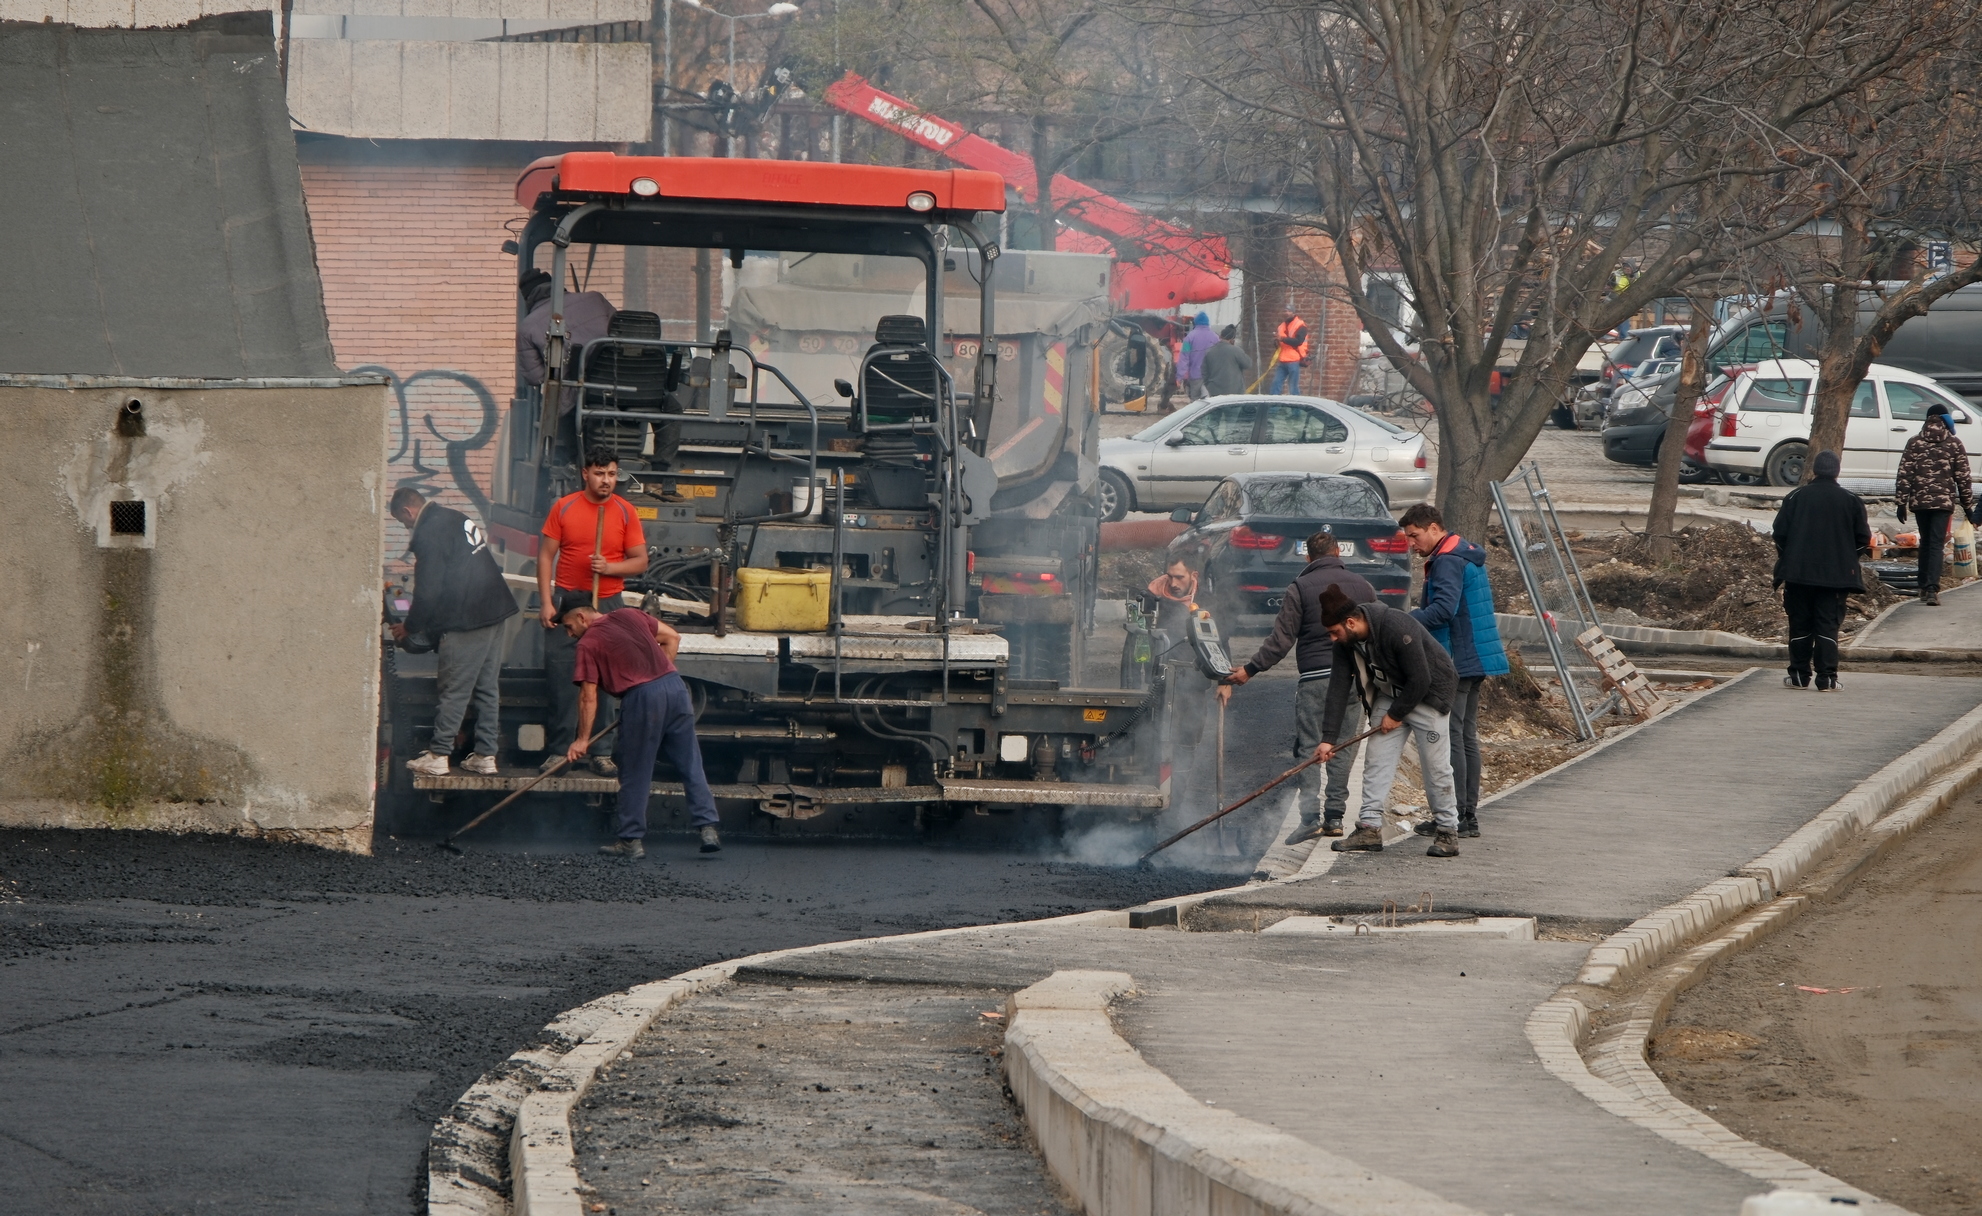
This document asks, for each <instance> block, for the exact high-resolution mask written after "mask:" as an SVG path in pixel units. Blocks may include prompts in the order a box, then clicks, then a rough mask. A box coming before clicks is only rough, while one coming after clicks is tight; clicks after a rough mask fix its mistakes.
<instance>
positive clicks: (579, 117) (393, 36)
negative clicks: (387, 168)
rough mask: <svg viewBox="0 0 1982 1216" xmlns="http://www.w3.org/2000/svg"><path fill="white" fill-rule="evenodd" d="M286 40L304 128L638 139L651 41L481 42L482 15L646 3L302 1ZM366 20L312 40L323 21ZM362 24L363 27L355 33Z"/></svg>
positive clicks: (181, 9)
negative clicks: (351, 29)
mask: <svg viewBox="0 0 1982 1216" xmlns="http://www.w3.org/2000/svg"><path fill="white" fill-rule="evenodd" d="M263 8H265V9H269V10H270V11H273V12H275V13H277V14H278V16H277V18H276V20H277V25H276V30H277V36H278V38H279V36H280V30H281V25H280V16H279V14H280V11H281V5H280V4H277V3H270V2H268V0H263V2H261V3H253V2H250V0H0V20H6V21H31V22H38V21H42V20H44V19H47V20H52V21H58V22H69V23H71V24H74V25H80V26H134V25H135V26H164V25H178V24H182V23H184V22H187V21H191V20H193V19H194V18H197V17H201V16H208V15H212V14H215V13H226V12H238V11H243V10H250V9H263ZM295 10H296V13H298V14H301V15H302V17H303V18H304V19H303V20H301V21H300V22H298V23H297V24H296V25H295V27H294V29H293V30H292V37H291V39H290V43H289V56H290V62H289V111H290V113H291V115H292V116H293V117H294V118H295V120H296V122H297V123H298V124H300V126H301V127H302V129H304V130H306V131H312V132H315V133H317V134H320V135H346V136H351V137H353V138H360V139H502V140H552V141H557V142H561V143H621V142H635V143H637V142H642V141H644V140H646V139H647V138H648V134H649V131H650V130H651V127H652V119H653V99H652V92H653V75H654V72H653V49H652V47H651V46H650V45H649V44H648V43H646V42H643V41H630V42H585V43H565V42H493V41H485V40H484V39H486V38H487V37H488V36H489V35H488V32H487V30H486V29H485V28H484V27H485V26H486V25H487V24H488V22H489V21H490V19H510V20H516V21H522V22H528V23H530V24H532V25H536V24H539V23H541V24H544V25H549V26H554V27H557V28H585V27H590V26H595V25H600V24H605V23H625V22H642V21H645V20H647V19H648V17H649V16H650V15H651V8H650V5H649V4H648V3H647V0H305V2H304V3H299V4H297V5H296V6H295ZM347 15H348V16H363V17H366V18H368V19H370V20H371V24H370V25H369V26H365V27H362V28H361V31H360V33H359V35H357V36H354V37H341V36H333V37H318V36H314V35H317V34H319V33H321V32H322V29H323V27H324V24H325V22H324V18H326V17H336V16H347ZM365 31H370V32H365Z"/></svg>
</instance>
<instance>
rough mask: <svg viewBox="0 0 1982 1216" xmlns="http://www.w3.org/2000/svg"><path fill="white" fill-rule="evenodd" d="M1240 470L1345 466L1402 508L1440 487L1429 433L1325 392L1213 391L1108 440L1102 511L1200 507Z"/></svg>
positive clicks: (1336, 469)
mask: <svg viewBox="0 0 1982 1216" xmlns="http://www.w3.org/2000/svg"><path fill="white" fill-rule="evenodd" d="M1239 473H1344V474H1347V475H1348V476H1350V477H1360V478H1361V479H1363V480H1364V481H1366V482H1368V483H1369V484H1370V486H1371V487H1372V488H1374V489H1375V490H1376V492H1377V494H1378V495H1379V496H1380V497H1381V498H1382V499H1383V501H1384V503H1385V504H1386V505H1388V506H1390V507H1392V508H1395V507H1405V506H1410V505H1411V504H1412V503H1419V502H1423V501H1424V500H1425V499H1426V498H1429V497H1430V496H1431V489H1432V476H1431V472H1430V470H1429V469H1428V468H1427V467H1426V461H1425V438H1424V436H1423V435H1420V434H1417V433H1416V432H1413V431H1407V430H1405V429H1404V428H1403V427H1400V426H1398V425H1396V424H1395V423H1392V422H1386V421H1385V420H1383V419H1382V418H1377V417H1374V416H1373V415H1370V414H1365V413H1363V412H1362V411H1361V410H1356V409H1350V408H1349V407H1348V406H1346V405H1343V404H1342V403H1341V402H1339V401H1330V400H1328V399H1327V398H1325V397H1252V396H1228V397H1211V398H1208V399H1206V400H1204V401H1197V402H1193V403H1192V404H1191V405H1189V406H1187V407H1186V408H1184V409H1181V410H1178V411H1177V412H1176V413H1174V414H1171V415H1170V416H1169V417H1167V418H1164V419H1162V420H1161V421H1158V422H1156V423H1154V424H1152V425H1150V426H1147V427H1144V428H1143V429H1142V430H1140V431H1137V432H1136V433H1135V434H1133V435H1129V436H1126V437H1124V438H1119V439H1104V440H1102V441H1101V508H1102V512H1103V514H1102V518H1103V519H1107V520H1116V519H1120V518H1122V517H1123V516H1124V515H1126V514H1128V513H1129V512H1130V511H1168V510H1171V509H1173V508H1176V507H1195V506H1197V505H1198V504H1199V503H1202V502H1203V501H1204V499H1205V496H1206V495H1207V494H1210V493H1211V491H1212V488H1213V487H1214V486H1216V485H1217V484H1218V483H1219V482H1220V481H1223V480H1224V479H1225V478H1227V477H1231V476H1234V475H1236V474H1239Z"/></svg>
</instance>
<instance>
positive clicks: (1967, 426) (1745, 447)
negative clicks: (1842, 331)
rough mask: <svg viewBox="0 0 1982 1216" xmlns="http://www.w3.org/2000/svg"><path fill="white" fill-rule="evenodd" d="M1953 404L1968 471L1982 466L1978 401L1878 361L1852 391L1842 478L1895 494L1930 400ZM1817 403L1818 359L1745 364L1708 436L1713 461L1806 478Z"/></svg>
mask: <svg viewBox="0 0 1982 1216" xmlns="http://www.w3.org/2000/svg"><path fill="white" fill-rule="evenodd" d="M1936 402H1939V403H1940V404H1942V405H1945V406H1947V407H1948V415H1949V417H1950V418H1951V419H1952V421H1953V422H1954V424H1955V434H1956V435H1959V436H1960V437H1961V441H1962V443H1963V444H1964V445H1966V447H1967V448H1968V467H1969V475H1970V476H1971V477H1973V476H1974V475H1975V474H1976V473H1978V472H1982V459H1979V458H1978V453H1982V424H1978V423H1977V421H1976V417H1975V407H1974V406H1971V405H1969V404H1968V403H1967V402H1966V401H1963V400H1962V399H1961V398H1960V397H1958V396H1956V395H1955V394H1954V393H1952V392H1949V391H1948V390H1947V389H1945V388H1942V387H1941V386H1940V385H1939V384H1938V383H1936V382H1935V381H1934V379H1933V378H1932V377H1930V376H1923V375H1921V374H1920V373H1918V372H1910V371H1906V370H1905V369H1903V368H1897V367H1888V366H1886V365H1885V364H1883V363H1874V364H1873V365H1872V366H1871V368H1870V369H1869V370H1868V371H1867V372H1866V373H1865V381H1864V383H1862V384H1860V385H1859V386H1858V392H1857V394H1856V395H1855V396H1853V397H1852V399H1851V417H1850V418H1849V420H1848V421H1846V423H1845V428H1844V451H1843V452H1841V453H1839V458H1840V460H1841V461H1842V463H1843V466H1844V468H1843V471H1842V472H1840V473H1839V474H1838V484H1839V485H1842V486H1843V487H1844V488H1845V489H1847V490H1855V491H1857V492H1859V493H1861V494H1890V493H1892V492H1893V484H1894V482H1895V480H1896V479H1897V478H1898V476H1899V457H1900V453H1901V452H1903V451H1905V450H1906V441H1907V440H1909V439H1911V438H1913V437H1914V436H1915V435H1917V434H1919V433H1920V424H1921V423H1923V422H1925V421H1926V419H1927V408H1928V407H1929V406H1931V405H1933V404H1934V403H1936ZM1816 404H1817V364H1816V361H1815V360H1813V359H1770V360H1765V361H1764V362H1762V363H1758V364H1756V365H1755V369H1754V370H1753V371H1748V372H1743V373H1742V374H1741V377H1740V379H1738V380H1737V381H1735V384H1734V387H1732V388H1730V389H1729V390H1728V391H1727V393H1726V395H1725V396H1724V397H1723V398H1722V399H1721V407H1720V409H1719V411H1718V412H1717V413H1716V414H1715V417H1714V432H1713V437H1712V438H1711V439H1709V440H1708V441H1707V463H1708V464H1709V465H1711V466H1713V467H1714V468H1715V469H1718V470H1720V471H1722V472H1724V473H1746V474H1750V475H1755V474H1759V475H1761V476H1763V477H1766V478H1767V480H1768V484H1770V485H1772V486H1793V485H1796V484H1797V483H1799V482H1801V481H1802V480H1803V464H1804V461H1805V460H1807V459H1808V458H1809V455H1810V417H1811V413H1812V411H1814V410H1815V409H1816Z"/></svg>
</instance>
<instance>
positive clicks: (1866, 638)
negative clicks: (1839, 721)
mask: <svg viewBox="0 0 1982 1216" xmlns="http://www.w3.org/2000/svg"><path fill="white" fill-rule="evenodd" d="M1854 645H1857V646H1891V647H1892V648H1894V649H1895V650H1977V649H1982V581H1978V582H1971V583H1963V584H1962V585H1961V586H1959V587H1955V588H1953V589H1952V590H1948V591H1943V592H1942V593H1941V603H1940V606H1939V607H1935V608H1929V607H1927V606H1925V605H1923V604H1922V603H1921V602H1920V601H1919V600H1908V601H1907V602H1905V603H1903V604H1901V605H1900V606H1899V607H1897V608H1895V609H1893V610H1892V613H1891V614H1890V615H1889V616H1887V617H1886V618H1885V619H1884V620H1882V621H1880V622H1878V624H1876V625H1875V626H1873V627H1872V628H1871V629H1870V630H1867V631H1866V632H1864V633H1861V634H1859V636H1858V641H1857V642H1856V643H1854ZM1844 663H1845V666H1846V667H1849V666H1850V664H1851V652H1850V651H1849V650H1847V651H1845V653H1844Z"/></svg>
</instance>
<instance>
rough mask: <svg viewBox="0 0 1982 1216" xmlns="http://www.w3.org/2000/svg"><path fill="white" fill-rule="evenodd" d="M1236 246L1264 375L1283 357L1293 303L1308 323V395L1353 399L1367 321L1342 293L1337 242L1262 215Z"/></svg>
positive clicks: (1249, 332)
mask: <svg viewBox="0 0 1982 1216" xmlns="http://www.w3.org/2000/svg"><path fill="white" fill-rule="evenodd" d="M1235 243H1236V244H1237V245H1238V247H1239V251H1240V260H1241V262H1242V264H1243V265H1244V268H1245V272H1246V287H1245V290H1246V303H1245V314H1246V319H1245V320H1244V321H1242V322H1241V323H1240V330H1241V332H1242V333H1243V334H1244V335H1246V336H1250V337H1251V338H1252V340H1253V342H1254V347H1253V349H1254V350H1255V351H1256V352H1258V353H1257V356H1256V357H1257V358H1258V359H1260V360H1261V362H1260V365H1259V368H1258V370H1259V371H1265V370H1266V369H1267V368H1268V367H1269V366H1270V365H1271V364H1272V362H1273V361H1274V359H1275V358H1276V357H1277V353H1276V352H1277V350H1278V343H1277V342H1276V341H1275V334H1276V332H1277V330H1278V327H1279V324H1280V317H1281V314H1282V310H1283V309H1285V308H1287V307H1288V306H1289V305H1291V306H1292V307H1293V309H1294V311H1295V313H1297V314H1298V315H1299V316H1300V318H1301V319H1302V320H1303V321H1306V322H1307V325H1308V355H1309V363H1308V366H1307V367H1306V368H1304V369H1303V370H1302V372H1301V391H1302V392H1303V393H1306V394H1309V395H1311V396H1317V397H1332V398H1334V399H1335V400H1337V401H1340V400H1343V399H1344V398H1346V397H1348V396H1349V395H1350V394H1351V393H1352V392H1353V391H1354V386H1355V383H1356V372H1357V367H1358V354H1359V351H1360V344H1361V341H1362V324H1361V322H1360V321H1358V320H1357V318H1356V310H1355V309H1354V308H1351V307H1350V306H1349V303H1348V301H1347V299H1345V298H1344V297H1343V295H1342V264H1341V261H1340V260H1339V259H1338V258H1337V257H1336V256H1335V246H1334V244H1333V243H1332V242H1330V241H1329V239H1328V238H1327V237H1325V236H1321V235H1319V234H1316V233H1311V232H1298V231H1290V230H1289V229H1288V228H1287V226H1286V225H1285V224H1282V223H1279V222H1277V221H1275V220H1272V219H1270V218H1266V217H1255V218H1254V219H1253V221H1252V223H1251V224H1250V225H1249V227H1248V228H1247V229H1246V230H1245V232H1244V234H1243V235H1242V236H1241V237H1240V238H1239V240H1238V241H1237V242H1235ZM1242 340H1243V339H1242ZM1266 387H1267V386H1266V385H1264V384H1262V385H1261V388H1262V390H1264V389H1265V388H1266Z"/></svg>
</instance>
